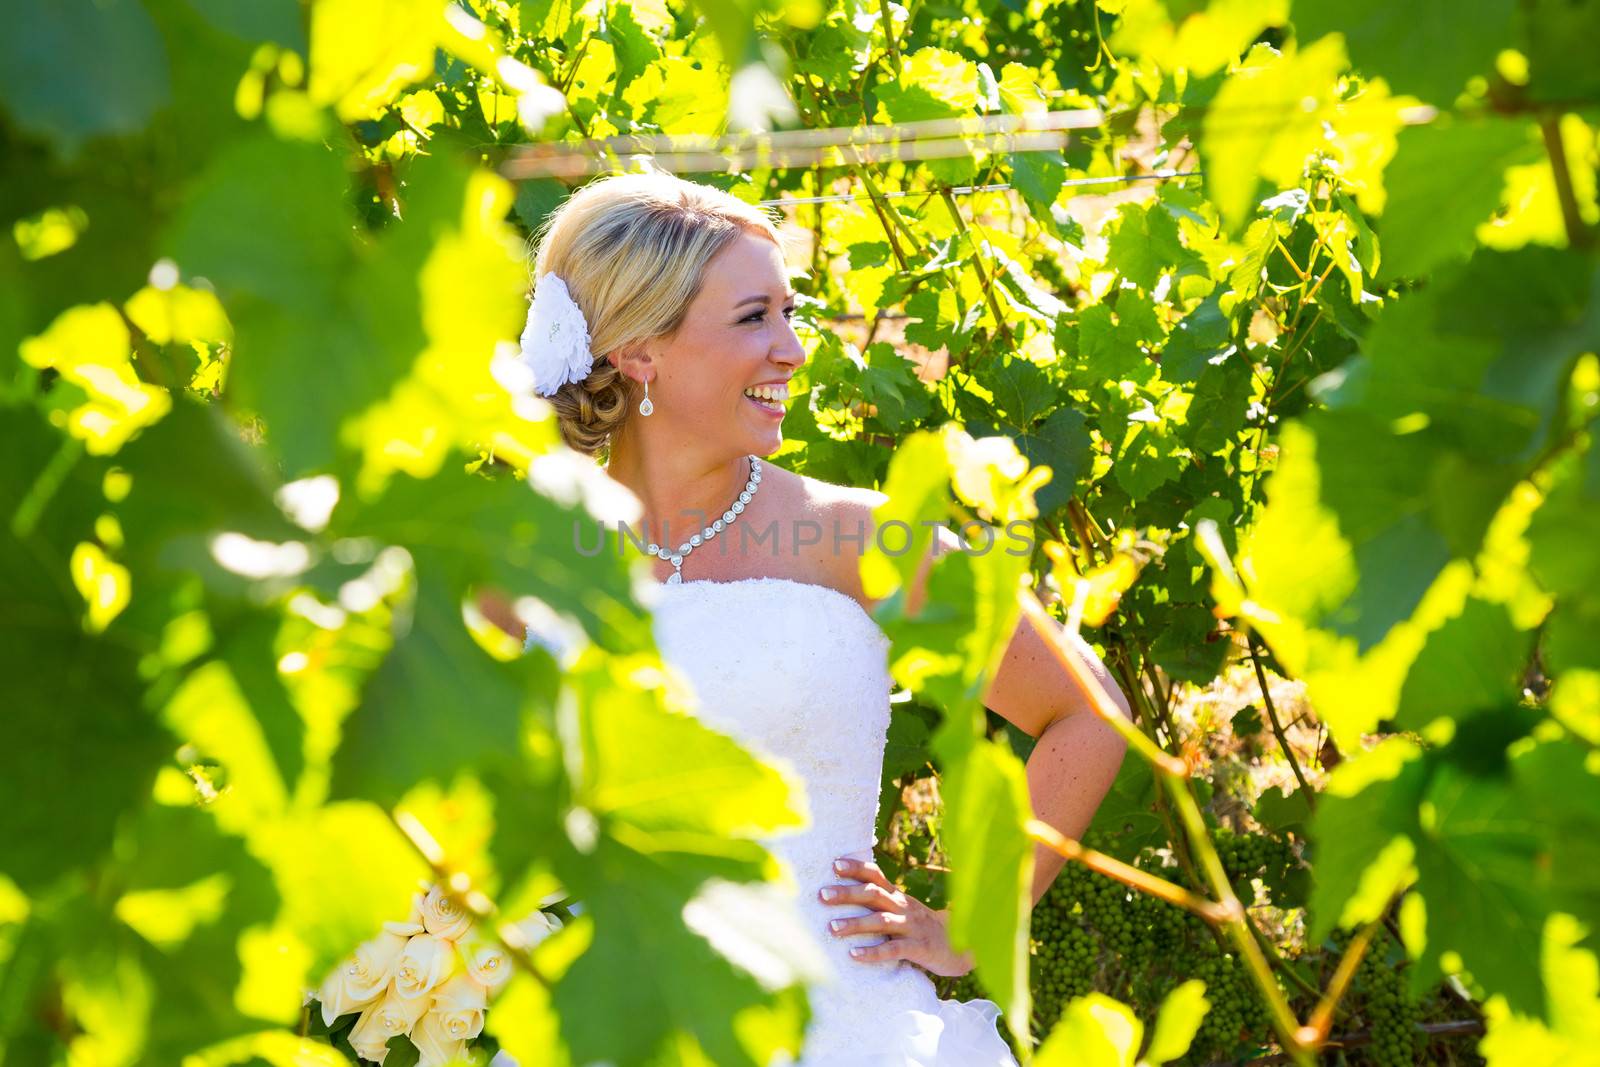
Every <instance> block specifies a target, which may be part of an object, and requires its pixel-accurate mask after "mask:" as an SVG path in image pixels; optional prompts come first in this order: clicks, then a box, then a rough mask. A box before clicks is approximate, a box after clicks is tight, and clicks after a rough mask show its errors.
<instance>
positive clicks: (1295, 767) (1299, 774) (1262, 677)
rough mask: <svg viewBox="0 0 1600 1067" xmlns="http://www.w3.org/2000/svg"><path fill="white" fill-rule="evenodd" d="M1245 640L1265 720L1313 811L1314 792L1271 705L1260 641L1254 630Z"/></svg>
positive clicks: (1315, 807)
mask: <svg viewBox="0 0 1600 1067" xmlns="http://www.w3.org/2000/svg"><path fill="white" fill-rule="evenodd" d="M1247 639H1248V640H1249V642H1250V662H1251V663H1252V664H1254V665H1255V668H1256V684H1257V685H1258V686H1260V687H1261V701H1262V703H1263V704H1265V705H1266V706H1267V720H1268V721H1269V722H1271V723H1272V736H1274V737H1276V738H1277V739H1278V747H1279V748H1281V749H1283V755H1284V758H1285V759H1287V760H1288V761H1289V769H1290V770H1291V771H1293V772H1294V779H1295V781H1297V782H1299V783H1300V791H1301V792H1302V793H1304V794H1305V798H1306V807H1307V808H1309V809H1310V810H1312V811H1315V810H1317V796H1316V792H1315V791H1314V790H1313V789H1312V788H1311V783H1309V782H1307V781H1306V776H1305V772H1304V771H1302V770H1301V769H1300V761H1299V760H1297V759H1295V758H1294V749H1292V748H1290V747H1289V738H1288V737H1287V736H1285V735H1284V732H1283V726H1282V724H1281V723H1280V722H1279V720H1278V709H1277V708H1276V707H1275V706H1273V703H1272V693H1271V691H1270V690H1269V688H1268V686H1267V672H1266V668H1265V667H1263V666H1262V665H1261V639H1260V638H1259V637H1257V636H1256V632H1255V631H1254V630H1251V631H1249V633H1248V635H1247Z"/></svg>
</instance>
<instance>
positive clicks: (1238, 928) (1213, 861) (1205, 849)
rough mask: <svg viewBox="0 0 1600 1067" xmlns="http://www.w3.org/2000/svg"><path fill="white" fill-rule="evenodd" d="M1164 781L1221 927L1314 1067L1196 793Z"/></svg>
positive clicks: (1183, 782)
mask: <svg viewBox="0 0 1600 1067" xmlns="http://www.w3.org/2000/svg"><path fill="white" fill-rule="evenodd" d="M1161 780H1162V784H1163V785H1165V786H1166V789H1167V793H1168V794H1169V795H1170V796H1171V797H1172V803H1173V806H1174V807H1175V808H1177V809H1178V817H1179V818H1180V819H1181V820H1182V821H1183V825H1184V829H1185V830H1187V831H1188V834H1189V842H1190V845H1191V847H1192V848H1193V849H1194V851H1195V854H1196V856H1195V858H1196V859H1197V860H1198V861H1199V864H1200V869H1201V871H1202V872H1203V873H1204V874H1205V876H1206V880H1207V881H1208V882H1210V883H1211V891H1212V893H1213V894H1215V896H1216V898H1217V901H1218V904H1219V905H1220V906H1221V907H1222V908H1223V909H1224V910H1225V912H1226V913H1227V916H1228V917H1227V918H1226V919H1225V920H1224V921H1223V922H1222V923H1220V924H1219V925H1221V926H1222V928H1223V929H1224V930H1226V931H1227V933H1228V935H1229V937H1230V938H1231V939H1232V941H1233V944H1234V948H1235V949H1237V950H1238V953H1239V955H1240V956H1241V957H1242V958H1243V959H1244V962H1245V966H1246V968H1247V969H1248V970H1249V972H1250V976H1251V978H1253V979H1254V980H1255V983H1256V986H1257V988H1259V989H1260V990H1261V995H1262V997H1263V998H1264V999H1265V1000H1266V1002H1267V1007H1268V1009H1269V1010H1270V1011H1271V1013H1272V1025H1273V1027H1274V1028H1275V1029H1276V1030H1277V1031H1278V1036H1279V1037H1280V1038H1281V1039H1282V1040H1283V1045H1284V1050H1285V1051H1286V1052H1288V1053H1289V1054H1290V1055H1291V1056H1292V1057H1293V1059H1294V1062H1295V1063H1296V1064H1299V1065H1300V1067H1312V1059H1311V1050H1310V1049H1308V1048H1307V1047H1306V1046H1305V1045H1304V1043H1302V1041H1301V1039H1300V1035H1301V1031H1302V1029H1303V1028H1302V1027H1301V1026H1300V1023H1299V1021H1298V1020H1296V1019H1295V1017H1294V1012H1293V1010H1292V1009H1290V1007H1289V1002H1288V1000H1287V999H1285V998H1284V995H1283V990H1281V989H1279V988H1278V983H1277V982H1276V981H1274V980H1273V977H1272V967H1271V965H1269V964H1268V963H1267V958H1266V956H1264V955H1263V954H1262V952H1261V946H1260V945H1258V944H1256V939H1255V933H1254V931H1253V929H1252V928H1251V927H1250V919H1249V917H1248V916H1247V915H1246V914H1245V911H1244V906H1243V905H1241V904H1240V903H1239V898H1238V897H1237V896H1235V895H1234V892H1233V887H1232V886H1231V885H1229V884H1228V875H1227V872H1226V871H1224V870H1223V869H1222V861H1221V860H1220V859H1218V858H1217V850H1216V848H1215V846H1213V845H1212V843H1211V835H1210V834H1208V833H1207V832H1206V824H1205V820H1204V819H1203V818H1201V816H1200V806H1199V805H1198V804H1197V803H1196V802H1195V799H1194V794H1193V793H1191V792H1190V791H1189V781H1188V778H1187V777H1186V776H1180V775H1176V774H1173V773H1171V772H1170V771H1165V772H1164V773H1163V774H1162V776H1161Z"/></svg>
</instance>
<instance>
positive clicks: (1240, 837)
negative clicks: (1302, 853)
mask: <svg viewBox="0 0 1600 1067" xmlns="http://www.w3.org/2000/svg"><path fill="white" fill-rule="evenodd" d="M1211 844H1212V847H1213V848H1215V849H1216V850H1217V859H1219V860H1221V861H1222V869H1223V871H1225V872H1226V873H1227V875H1228V880H1229V881H1230V882H1237V881H1238V880H1240V879H1241V878H1255V877H1262V878H1267V879H1273V878H1281V877H1282V876H1283V875H1284V874H1285V873H1286V872H1288V871H1289V870H1290V869H1291V868H1293V867H1294V866H1295V864H1296V863H1297V862H1298V861H1297V860H1296V859H1295V854H1294V849H1293V847H1291V846H1290V844H1289V842H1288V841H1287V840H1285V839H1283V838H1280V837H1270V836H1268V835H1266V834H1237V833H1234V832H1233V831H1232V830H1230V829H1228V828H1227V827H1225V826H1224V827H1219V828H1217V829H1215V830H1213V831H1212V832H1211ZM1245 903H1247V904H1248V903H1250V901H1248V900H1247V901H1245Z"/></svg>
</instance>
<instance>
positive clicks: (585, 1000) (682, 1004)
mask: <svg viewBox="0 0 1600 1067" xmlns="http://www.w3.org/2000/svg"><path fill="white" fill-rule="evenodd" d="M623 825H626V824H623ZM675 840H676V838H675V836H674V835H671V834H661V835H659V836H658V835H653V834H650V833H639V832H634V833H629V834H628V835H627V837H626V838H625V839H620V838H613V836H612V835H611V834H609V833H604V834H602V835H601V836H600V837H599V838H598V840H597V841H596V843H595V846H594V850H593V851H592V852H591V853H590V854H589V855H588V856H586V857H585V861H584V865H583V867H582V868H581V869H580V868H576V867H574V869H573V870H572V871H571V872H570V874H569V875H568V877H567V878H566V879H565V881H567V883H568V884H569V885H571V887H572V889H573V891H574V892H575V893H576V894H577V895H578V896H579V898H580V899H581V900H582V901H583V902H584V905H585V917H586V918H589V917H592V919H593V930H594V939H593V941H592V943H590V944H589V946H588V947H587V948H586V949H585V950H584V952H583V955H581V956H579V957H578V959H577V960H576V961H575V962H574V963H573V964H572V966H571V968H570V969H569V970H568V971H567V972H566V973H565V974H564V975H563V976H562V977H561V980H560V982H559V983H557V985H556V987H555V994H554V998H553V1003H554V1005H555V1009H556V1014H557V1016H558V1018H559V1026H560V1031H561V1038H562V1041H563V1043H564V1044H565V1045H566V1047H567V1048H568V1049H569V1050H570V1052H571V1055H572V1058H573V1061H574V1062H576V1063H594V1062H596V1061H599V1060H604V1061H607V1062H611V1063H644V1062H648V1061H650V1060H651V1058H652V1057H653V1056H655V1055H659V1054H663V1053H665V1052H667V1047H666V1046H668V1045H669V1044H670V1043H672V1042H677V1041H681V1042H687V1043H688V1044H690V1045H691V1046H692V1047H693V1046H697V1047H698V1051H699V1054H700V1055H701V1056H703V1057H704V1058H705V1060H706V1061H708V1062H711V1063H718V1064H728V1065H730V1067H735V1065H736V1067H759V1065H761V1064H765V1063H768V1062H769V1061H770V1060H771V1057H772V1054H773V1052H775V1051H776V1050H778V1049H788V1050H790V1051H791V1052H793V1051H794V1050H796V1049H798V1047H799V1044H800V1038H801V1035H802V1032H803V1029H804V1026H805V1024H806V1022H807V1021H808V1020H809V1018H810V1009H809V1006H808V1001H807V998H806V995H805V990H804V988H803V987H802V986H801V985H800V984H798V983H795V982H791V981H787V979H789V978H791V977H792V974H791V973H790V971H789V970H788V969H787V968H778V967H776V966H774V965H773V964H771V963H770V962H769V963H768V964H767V966H766V968H765V969H764V970H763V971H762V972H761V974H762V977H763V978H765V979H766V981H767V982H770V983H771V985H770V986H768V985H765V984H764V983H763V982H762V981H759V980H758V979H757V977H755V976H753V975H752V974H751V973H750V972H749V971H747V970H745V969H743V968H741V967H739V966H736V965H735V963H734V962H733V961H732V960H730V959H729V958H728V957H727V955H726V954H725V952H721V951H718V948H719V947H720V948H724V950H725V951H731V952H732V953H733V954H734V955H735V956H741V957H742V956H743V955H745V954H746V952H747V951H748V950H746V949H744V946H750V947H751V949H753V948H754V946H755V945H756V944H758V943H759V941H758V937H761V936H763V934H762V931H759V930H753V929H750V928H749V927H748V925H747V923H743V922H741V918H742V917H741V916H738V915H734V916H726V917H724V918H723V920H722V921H721V922H715V923H710V924H707V928H708V929H714V930H716V931H717V940H719V941H721V943H722V944H721V945H719V946H717V947H714V946H713V942H712V941H710V940H708V939H707V937H705V936H702V935H701V934H700V933H698V932H696V931H695V930H692V929H690V928H689V927H688V925H687V924H686V919H687V918H688V917H689V915H693V914H696V912H693V911H691V912H689V915H686V909H688V908H690V907H691V902H692V901H694V900H695V899H696V897H697V894H698V893H699V891H700V889H701V887H702V886H703V885H705V884H706V883H707V882H708V880H715V881H716V882H717V883H719V884H720V883H729V882H732V883H737V882H744V881H749V880H751V879H754V878H756V877H759V876H762V875H763V874H766V875H768V876H770V873H771V872H770V871H768V870H767V863H766V862H764V859H763V857H764V856H765V852H764V850H762V849H761V848H760V846H758V845H756V844H754V843H753V842H748V843H745V847H742V848H736V847H733V846H736V845H738V844H739V842H731V843H729V844H728V845H727V846H724V847H723V848H722V849H721V850H719V851H718V852H717V853H711V852H702V851H687V850H684V849H682V848H681V847H675V844H674V842H675ZM764 907H765V908H766V909H767V912H766V916H767V918H766V921H767V922H768V923H769V924H771V923H773V922H774V921H775V918H774V916H775V914H776V907H777V906H776V904H775V903H774V902H771V901H767V902H764ZM729 927H732V929H729ZM766 936H770V932H768V934H767V935H766ZM802 946H803V942H802V941H801V940H800V939H799V938H791V940H790V941H789V942H788V943H787V945H786V947H787V948H788V949H789V950H790V951H791V953H793V952H797V951H799V950H800V949H801V948H802ZM755 956H756V958H757V959H765V960H768V961H770V960H771V959H772V958H773V957H772V956H771V955H770V954H762V953H755ZM777 958H778V959H780V960H781V959H782V957H777ZM491 1014H493V1013H492V1012H491ZM618 1019H626V1020H627V1021H628V1025H626V1026H618V1025H617V1020H618Z"/></svg>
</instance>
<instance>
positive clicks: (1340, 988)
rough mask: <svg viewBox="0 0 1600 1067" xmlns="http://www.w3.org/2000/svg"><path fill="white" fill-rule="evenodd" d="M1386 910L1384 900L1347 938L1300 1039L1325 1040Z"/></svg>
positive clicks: (1309, 1042)
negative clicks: (1364, 922)
mask: <svg viewBox="0 0 1600 1067" xmlns="http://www.w3.org/2000/svg"><path fill="white" fill-rule="evenodd" d="M1388 910H1389V905H1388V904H1387V903H1385V904H1384V906H1383V910H1382V911H1380V912H1379V913H1378V917H1377V918H1375V919H1373V920H1372V921H1371V922H1369V923H1367V924H1366V925H1365V926H1363V927H1362V928H1361V930H1360V931H1359V932H1358V933H1357V934H1356V936H1355V940H1354V941H1352V942H1350V947H1349V948H1348V949H1346V950H1345V953H1344V955H1343V956H1341V957H1339V966H1338V967H1337V968H1335V969H1334V972H1333V978H1332V980H1330V981H1329V982H1328V989H1327V991H1326V992H1325V993H1323V994H1322V999H1321V1000H1319V1001H1318V1002H1317V1007H1316V1010H1314V1011H1313V1012H1312V1013H1311V1021H1310V1022H1308V1023H1307V1024H1306V1025H1305V1026H1303V1027H1302V1028H1301V1031H1300V1035H1301V1040H1302V1041H1303V1042H1304V1043H1305V1044H1306V1045H1308V1046H1309V1047H1311V1048H1320V1047H1321V1046H1322V1045H1323V1044H1324V1043H1325V1042H1326V1041H1327V1040H1328V1030H1329V1028H1330V1027H1331V1026H1332V1025H1333V1013H1334V1009H1336V1008H1337V1007H1338V1006H1339V1001H1340V1000H1341V999H1343V997H1344V994H1345V990H1346V989H1348V988H1349V987H1350V982H1351V980H1353V979H1354V978H1355V976H1356V968H1358V967H1359V966H1361V957H1363V956H1365V955H1366V954H1367V948H1368V947H1369V946H1370V945H1371V944H1372V938H1373V935H1375V934H1376V933H1377V932H1378V928H1379V927H1380V926H1382V925H1383V916H1384V914H1385V913H1386V912H1388Z"/></svg>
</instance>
